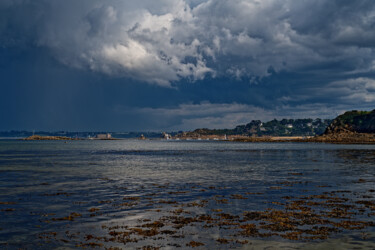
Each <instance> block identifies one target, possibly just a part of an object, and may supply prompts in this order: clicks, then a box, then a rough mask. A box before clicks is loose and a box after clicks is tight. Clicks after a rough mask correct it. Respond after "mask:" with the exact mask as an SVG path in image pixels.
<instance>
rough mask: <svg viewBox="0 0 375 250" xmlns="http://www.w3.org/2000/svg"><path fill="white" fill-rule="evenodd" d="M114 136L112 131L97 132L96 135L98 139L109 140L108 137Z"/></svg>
mask: <svg viewBox="0 0 375 250" xmlns="http://www.w3.org/2000/svg"><path fill="white" fill-rule="evenodd" d="M111 138H112V136H111V134H110V133H107V134H97V135H96V139H99V140H107V139H111Z"/></svg>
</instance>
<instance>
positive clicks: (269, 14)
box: [0, 0, 375, 86]
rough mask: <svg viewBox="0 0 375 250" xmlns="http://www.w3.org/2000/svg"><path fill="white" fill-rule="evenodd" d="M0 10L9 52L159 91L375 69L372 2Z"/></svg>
mask: <svg viewBox="0 0 375 250" xmlns="http://www.w3.org/2000/svg"><path fill="white" fill-rule="evenodd" d="M0 11H1V13H2V15H1V17H0V46H2V47H20V46H38V47H44V48H48V49H49V50H50V51H51V53H53V54H54V56H55V57H56V59H57V60H59V61H60V62H61V63H63V64H66V65H69V66H71V67H75V68H80V69H83V70H91V71H95V72H101V73H105V74H107V75H110V76H115V77H128V78H132V79H136V80H139V81H143V82H148V83H153V84H157V85H160V86H170V85H171V84H172V83H175V82H178V81H180V80H182V79H183V80H187V81H191V82H194V81H196V80H202V79H205V78H215V77H221V76H225V77H234V78H237V79H248V80H249V81H250V82H257V81H258V80H259V79H261V78H263V77H266V76H268V75H269V74H271V73H272V72H283V71H286V72H301V71H302V72H318V73H319V74H325V75H339V74H347V75H349V76H350V75H351V74H358V73H359V72H360V73H362V74H366V73H369V72H370V73H373V72H374V69H375V67H374V65H375V60H374V58H375V57H374V56H375V55H374V47H375V32H373V27H374V26H375V3H374V2H373V1H371V0H358V1H339V0H319V1H307V0H302V1H292V0H286V1H280V0H262V1H259V0H206V1H203V0H185V1H184V0H158V1H155V0H154V1H152V0H139V1H136V2H134V1H115V0H108V1H100V0H81V1H76V0H66V1H59V0H33V1H31V0H3V1H1V3H0ZM352 78H354V77H352ZM257 79H258V80H257Z"/></svg>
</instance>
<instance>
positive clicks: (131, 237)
mask: <svg viewBox="0 0 375 250" xmlns="http://www.w3.org/2000/svg"><path fill="white" fill-rule="evenodd" d="M374 218H375V147H374V146H373V145H335V144H323V143H293V142H283V143H239V142H220V141H162V140H155V141H147V140H146V141H140V140H118V141H68V142H67V143H65V142H64V141H16V140H2V141H0V248H1V249H19V248H23V249H58V248H60V249H62V248H63V249H77V248H97V249H175V248H181V249H186V248H196V249H232V248H238V249H279V248H286V249H288V248H294V249H324V248H325V249H335V248H336V249H342V248H355V249H373V248H374V247H375V220H374Z"/></svg>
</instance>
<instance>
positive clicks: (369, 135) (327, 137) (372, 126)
mask: <svg viewBox="0 0 375 250" xmlns="http://www.w3.org/2000/svg"><path fill="white" fill-rule="evenodd" d="M310 141H314V142H329V143H375V110H373V111H357V110H353V111H348V112H345V113H344V114H342V115H340V116H338V117H337V118H336V119H334V120H333V122H332V123H331V124H330V125H329V126H328V127H327V129H326V131H325V132H324V134H323V135H321V136H317V137H314V138H312V139H310Z"/></svg>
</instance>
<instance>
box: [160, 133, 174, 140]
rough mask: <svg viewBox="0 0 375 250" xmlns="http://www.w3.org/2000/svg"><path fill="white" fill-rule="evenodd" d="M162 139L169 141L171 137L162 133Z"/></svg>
mask: <svg viewBox="0 0 375 250" xmlns="http://www.w3.org/2000/svg"><path fill="white" fill-rule="evenodd" d="M162 138H164V139H166V140H170V139H172V136H171V135H170V134H167V133H165V132H163V135H162Z"/></svg>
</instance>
